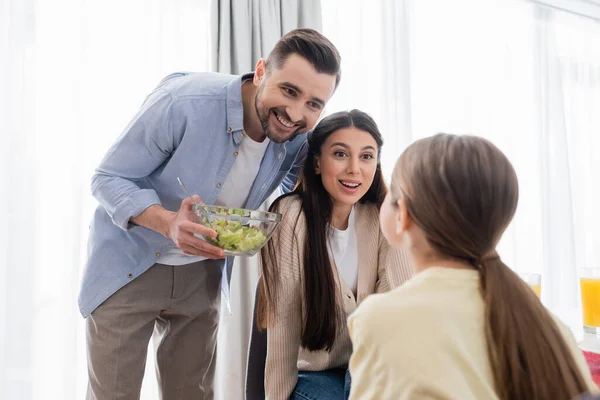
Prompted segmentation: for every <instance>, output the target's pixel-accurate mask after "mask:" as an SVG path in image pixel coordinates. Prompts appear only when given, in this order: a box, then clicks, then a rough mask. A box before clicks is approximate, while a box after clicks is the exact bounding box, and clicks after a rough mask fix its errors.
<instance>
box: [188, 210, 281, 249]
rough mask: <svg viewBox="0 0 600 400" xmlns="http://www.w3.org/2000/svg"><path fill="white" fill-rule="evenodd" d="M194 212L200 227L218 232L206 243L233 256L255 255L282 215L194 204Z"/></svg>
mask: <svg viewBox="0 0 600 400" xmlns="http://www.w3.org/2000/svg"><path fill="white" fill-rule="evenodd" d="M194 212H195V213H196V215H197V216H198V219H199V222H200V223H201V224H202V225H204V226H207V227H209V228H212V229H214V230H215V231H216V232H217V238H216V239H213V238H206V240H207V241H209V242H210V243H212V244H214V245H216V246H218V247H220V248H222V249H223V250H224V252H225V254H228V255H236V256H252V255H254V254H256V253H257V252H258V251H259V250H260V248H261V247H263V246H264V245H265V243H266V242H267V241H268V240H269V238H270V237H271V235H272V234H273V231H274V230H275V227H276V226H277V224H278V223H279V221H281V214H277V213H271V212H266V211H259V210H247V209H244V208H227V207H221V206H207V205H195V206H194Z"/></svg>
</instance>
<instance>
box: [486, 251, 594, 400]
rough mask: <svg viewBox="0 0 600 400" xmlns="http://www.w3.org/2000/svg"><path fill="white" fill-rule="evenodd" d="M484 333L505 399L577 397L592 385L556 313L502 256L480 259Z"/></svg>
mask: <svg viewBox="0 0 600 400" xmlns="http://www.w3.org/2000/svg"><path fill="white" fill-rule="evenodd" d="M480 277H481V291H482V295H483V298H484V301H485V319H486V324H485V336H486V339H487V346H488V353H489V356H490V360H491V365H492V372H493V374H494V383H495V386H496V392H497V393H498V397H500V399H505V400H509V399H510V400H546V399H557V400H560V399H564V400H567V399H572V398H574V397H575V396H577V395H578V394H580V393H582V392H586V391H587V390H588V388H587V386H586V383H585V381H584V379H583V377H582V376H581V373H580V372H579V368H578V366H577V364H576V363H575V359H574V358H573V356H572V354H571V352H570V349H569V347H568V346H567V344H566V343H565V341H564V339H563V336H562V334H561V332H560V330H559V328H558V326H557V324H556V322H555V321H554V319H553V317H552V315H551V314H550V313H549V312H548V311H547V310H546V308H545V307H544V306H543V305H542V303H541V302H540V301H539V300H538V298H537V296H536V295H535V293H534V292H533V291H532V290H531V289H530V288H529V286H527V284H526V283H525V282H523V281H522V280H521V278H519V276H518V275H517V274H515V273H514V272H513V271H512V270H511V269H510V268H508V267H507V266H506V265H505V264H504V263H503V262H502V261H501V260H500V259H498V258H496V259H491V260H489V261H485V260H484V261H483V262H482V263H481V271H480Z"/></svg>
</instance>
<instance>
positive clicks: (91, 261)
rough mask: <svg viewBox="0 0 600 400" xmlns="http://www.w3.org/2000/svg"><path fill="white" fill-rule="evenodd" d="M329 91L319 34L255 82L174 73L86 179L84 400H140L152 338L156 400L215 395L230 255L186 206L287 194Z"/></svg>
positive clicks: (335, 61) (331, 83) (282, 53)
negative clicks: (94, 204)
mask: <svg viewBox="0 0 600 400" xmlns="http://www.w3.org/2000/svg"><path fill="white" fill-rule="evenodd" d="M339 80H340V56H339V54H338V51H337V50H336V48H335V47H334V46H333V44H331V42H329V40H327V39H326V38H325V37H324V36H322V35H321V34H319V33H318V32H316V31H314V30H310V29H297V30H294V31H291V32H290V33H288V34H286V35H285V36H284V37H282V38H281V39H280V40H279V41H278V42H277V44H276V45H275V47H274V49H273V51H272V52H271V54H270V55H269V57H268V58H267V59H266V60H262V59H261V60H259V61H258V63H257V64H256V70H255V72H254V73H248V74H245V75H242V76H231V75H224V74H216V73H175V74H172V75H169V76H168V77H166V78H165V79H164V80H163V81H162V82H161V83H160V84H159V85H158V87H157V88H156V89H155V90H154V91H153V92H152V93H151V94H150V95H149V96H148V97H147V98H146V100H145V102H144V104H143V105H142V107H141V109H140V110H139V111H138V113H137V115H136V116H135V117H134V118H133V120H132V121H131V122H130V124H129V125H128V126H127V128H126V129H125V131H124V132H123V134H122V135H121V136H120V137H119V139H118V140H117V141H116V143H115V144H114V145H113V146H112V147H111V149H110V150H109V151H108V153H107V154H106V156H105V158H104V160H103V161H102V163H101V164H100V166H99V167H98V168H97V170H96V173H95V174H94V177H93V178H92V193H93V195H94V197H95V198H96V199H97V200H98V201H99V203H100V204H99V206H98V208H97V210H96V212H95V214H94V218H93V221H92V224H91V226H90V237H89V243H88V260H87V264H86V268H85V272H84V277H83V282H82V286H81V291H80V295H79V306H80V310H81V313H82V314H83V316H84V317H86V318H87V323H86V327H87V349H88V372H89V385H88V394H87V398H88V399H138V398H139V394H140V388H141V384H142V378H143V374H144V367H145V362H146V352H147V349H148V342H149V340H150V338H151V337H152V336H153V334H154V336H155V343H156V361H157V377H158V380H159V386H160V389H161V392H162V398H166V399H170V398H181V399H211V398H213V390H212V385H213V382H212V378H213V373H214V362H213V358H214V355H215V344H216V337H217V328H218V322H219V309H220V293H221V290H220V288H221V289H222V290H223V292H224V293H225V294H228V289H229V287H228V285H229V277H230V276H231V265H232V262H233V260H232V259H231V257H228V258H227V259H226V260H225V259H224V254H223V252H222V250H221V249H219V248H217V247H215V246H212V245H210V244H209V243H207V242H205V241H203V240H201V239H199V238H198V237H196V236H195V234H200V235H204V236H212V237H214V236H216V232H214V231H213V230H210V229H209V228H206V227H204V226H202V225H200V224H197V223H195V222H194V218H193V217H194V215H193V213H192V204H193V202H192V200H191V199H189V198H186V197H185V194H184V193H183V191H182V190H181V188H180V187H179V186H178V183H177V177H181V180H182V181H183V182H185V184H186V186H187V188H188V189H189V190H190V191H191V192H193V193H196V194H197V195H195V196H194V197H195V201H198V202H200V201H203V202H205V203H207V204H217V205H224V206H227V207H246V208H252V209H255V208H258V207H259V206H260V205H261V204H262V203H263V202H264V201H265V199H266V198H267V197H268V196H269V195H270V194H271V193H272V192H273V191H274V190H275V189H277V188H278V187H280V186H281V187H282V189H283V190H284V192H289V191H291V190H292V189H293V188H294V186H295V184H296V181H297V178H298V175H299V172H300V170H301V168H302V164H303V162H304V159H305V157H306V132H307V131H309V130H311V129H312V128H313V127H314V125H315V123H316V122H317V120H318V119H319V116H320V115H321V112H322V111H323V107H324V106H325V104H326V103H327V101H328V100H329V99H330V97H331V96H332V95H333V93H334V91H335V89H336V88H337V86H338V84H339Z"/></svg>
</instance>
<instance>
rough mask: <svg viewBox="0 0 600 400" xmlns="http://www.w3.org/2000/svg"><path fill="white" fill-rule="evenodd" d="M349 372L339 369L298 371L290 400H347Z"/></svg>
mask: <svg viewBox="0 0 600 400" xmlns="http://www.w3.org/2000/svg"><path fill="white" fill-rule="evenodd" d="M349 395H350V372H349V371H347V370H345V369H341V368H336V369H328V370H326V371H314V372H313V371H300V372H299V373H298V383H296V387H295V388H294V391H293V392H292V395H291V396H290V400H347V399H348V396H349Z"/></svg>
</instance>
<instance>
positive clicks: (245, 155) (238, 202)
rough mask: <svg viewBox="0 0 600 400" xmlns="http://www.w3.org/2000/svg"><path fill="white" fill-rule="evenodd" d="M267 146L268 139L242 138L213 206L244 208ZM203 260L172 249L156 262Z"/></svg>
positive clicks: (174, 248) (177, 262)
mask: <svg viewBox="0 0 600 400" xmlns="http://www.w3.org/2000/svg"><path fill="white" fill-rule="evenodd" d="M268 145H269V139H265V140H263V141H262V142H260V143H259V142H255V141H254V140H252V139H251V138H250V137H248V136H247V135H246V136H245V137H244V139H243V140H242V141H241V142H240V148H239V149H238V155H237V158H236V160H235V162H234V163H233V166H232V167H231V171H230V172H229V175H227V178H226V179H225V183H224V184H223V187H222V188H221V191H220V192H219V196H218V197H217V200H216V201H215V205H218V206H225V207H230V208H242V207H244V205H245V204H246V199H247V198H248V195H249V194H250V189H252V185H253V184H254V179H255V178H256V175H257V174H258V170H259V169H260V163H261V162H262V159H263V156H264V155H265V151H266V150H267V146H268ZM204 259H205V257H201V256H188V255H186V254H184V253H183V252H182V251H181V250H180V249H178V248H176V247H173V248H172V249H169V250H168V251H166V252H164V253H163V254H162V255H161V256H160V257H159V258H158V260H157V261H156V262H157V263H160V264H166V265H184V264H190V263H193V262H197V261H202V260H204Z"/></svg>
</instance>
